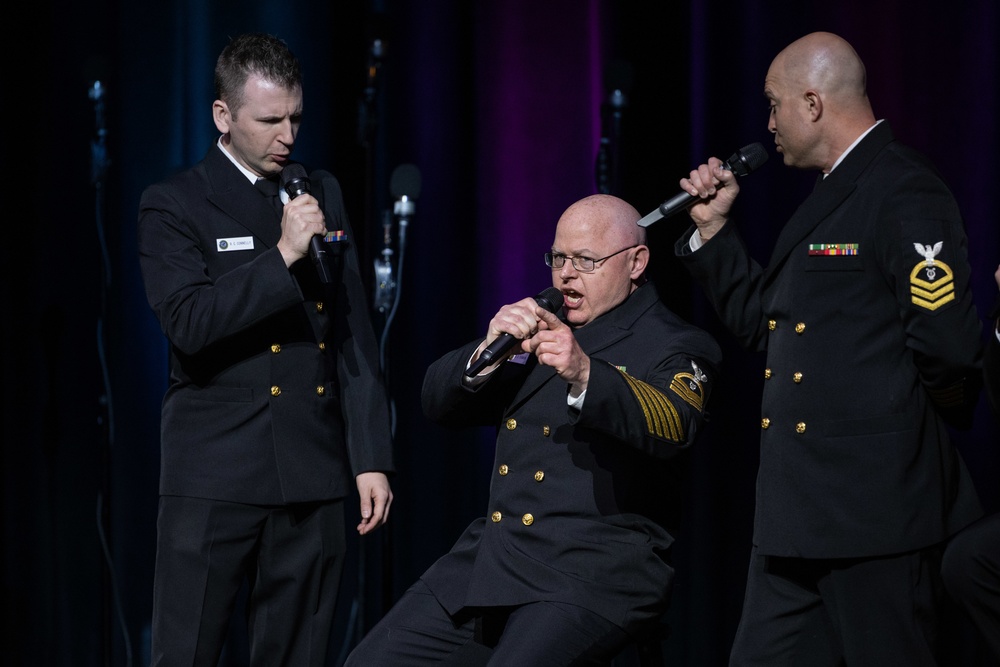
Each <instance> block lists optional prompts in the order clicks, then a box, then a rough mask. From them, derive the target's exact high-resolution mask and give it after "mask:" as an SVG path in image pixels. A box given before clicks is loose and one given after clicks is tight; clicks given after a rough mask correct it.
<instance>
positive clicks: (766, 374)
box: [764, 368, 771, 380]
mask: <svg viewBox="0 0 1000 667" xmlns="http://www.w3.org/2000/svg"><path fill="white" fill-rule="evenodd" d="M764 379H765V380H770V379H771V369H770V368H765V369H764Z"/></svg>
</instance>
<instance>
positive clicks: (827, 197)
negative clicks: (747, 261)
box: [763, 121, 893, 285]
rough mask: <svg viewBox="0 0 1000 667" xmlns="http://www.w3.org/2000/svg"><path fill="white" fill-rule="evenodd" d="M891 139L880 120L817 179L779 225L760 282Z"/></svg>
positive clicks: (833, 207) (846, 194) (775, 269)
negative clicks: (822, 176) (838, 161)
mask: <svg viewBox="0 0 1000 667" xmlns="http://www.w3.org/2000/svg"><path fill="white" fill-rule="evenodd" d="M892 141H893V135H892V129H891V128H890V127H889V122H888V121H882V122H881V123H879V124H878V125H877V126H876V127H875V128H874V129H873V130H872V131H871V132H869V133H868V136H867V137H865V138H864V139H862V140H861V143H859V144H858V145H857V146H855V147H854V149H853V150H852V151H851V152H850V153H849V154H848V155H847V157H845V158H844V161H843V162H841V163H840V164H839V165H838V166H837V168H836V169H834V170H833V172H831V173H830V175H829V176H827V177H826V178H825V179H824V180H823V181H822V182H820V183H818V184H817V186H816V188H815V189H814V190H813V192H812V194H810V195H809V196H808V197H806V200H805V201H804V202H802V205H801V206H799V208H798V209H797V210H796V211H795V213H794V214H793V215H792V217H791V218H790V219H789V221H788V222H787V223H786V224H785V226H784V227H783V228H782V230H781V233H780V234H779V235H778V240H777V241H776V242H775V245H774V252H772V253H771V261H770V262H768V265H767V269H765V271H764V280H763V284H764V285H768V284H769V283H770V282H771V279H772V278H773V277H774V275H775V274H776V273H777V272H778V271H779V269H780V268H781V267H782V266H783V265H784V263H785V261H786V260H787V259H788V257H789V256H790V255H791V253H792V252H793V251H794V250H795V248H797V247H798V246H799V244H800V243H802V241H803V240H804V239H805V238H806V237H807V236H808V235H809V234H810V233H811V232H812V230H814V229H815V228H816V227H817V226H818V225H819V224H820V223H821V222H823V220H825V219H826V218H827V217H828V216H829V215H830V214H831V213H833V211H835V210H836V209H837V207H838V206H840V205H841V204H842V203H843V202H844V200H845V199H847V198H848V197H849V196H850V195H851V193H852V192H854V190H855V188H856V187H857V181H858V179H859V178H860V177H861V175H862V174H863V173H864V172H865V170H866V169H867V168H868V165H869V164H870V163H871V161H872V160H874V159H875V156H876V155H878V154H879V152H881V151H882V149H883V148H885V147H886V146H887V145H888V144H889V143H891V142H892Z"/></svg>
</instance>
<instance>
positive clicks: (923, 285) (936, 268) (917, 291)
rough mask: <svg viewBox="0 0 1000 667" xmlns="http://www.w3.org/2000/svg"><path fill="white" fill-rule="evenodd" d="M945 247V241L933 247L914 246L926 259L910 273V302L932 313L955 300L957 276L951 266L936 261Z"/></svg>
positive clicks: (918, 244)
mask: <svg viewBox="0 0 1000 667" xmlns="http://www.w3.org/2000/svg"><path fill="white" fill-rule="evenodd" d="M943 246H944V242H943V241H938V242H937V243H935V244H934V245H933V246H929V245H922V244H920V243H914V244H913V247H914V249H915V250H916V251H917V252H918V253H919V254H920V255H921V256H922V257H923V258H924V259H923V261H921V262H919V263H918V264H917V265H916V266H914V267H913V270H912V271H910V300H911V301H912V302H913V304H914V305H916V306H919V307H921V308H926V309H927V310H930V311H935V310H937V309H938V308H940V307H941V306H944V305H945V304H947V303H950V302H952V301H954V300H955V274H954V273H953V272H952V270H951V267H950V266H948V265H947V264H945V263H944V262H942V261H941V260H939V259H936V257H937V256H938V254H939V253H940V252H941V248H942V247H943Z"/></svg>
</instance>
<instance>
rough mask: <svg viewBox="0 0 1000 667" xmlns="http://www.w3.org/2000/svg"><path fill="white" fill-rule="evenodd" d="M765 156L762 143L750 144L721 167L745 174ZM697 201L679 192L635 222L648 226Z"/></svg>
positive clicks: (757, 165) (737, 173) (683, 209)
mask: <svg viewBox="0 0 1000 667" xmlns="http://www.w3.org/2000/svg"><path fill="white" fill-rule="evenodd" d="M767 157H768V155H767V150H765V148H764V146H763V145H762V144H759V143H755V144H750V145H749V146H744V147H743V148H741V149H740V150H738V151H736V152H735V153H733V154H732V156H730V158H729V159H728V160H726V161H725V162H723V163H722V168H723V169H728V170H729V171H731V172H733V173H734V174H736V175H737V176H746V175H747V174H749V173H750V172H752V171H754V170H756V169H757V168H758V167H760V166H761V165H763V164H764V163H765V162H767ZM698 201H700V198H699V197H696V196H695V195H693V194H691V193H689V192H681V193H680V194H677V195H674V196H673V197H671V198H670V199H668V200H667V201H665V202H663V203H662V204H660V207H659V208H658V209H656V210H655V211H653V212H652V213H650V214H649V215H647V216H646V217H644V218H643V219H642V220H640V221H639V222H638V223H636V224H638V225H639V226H640V227H649V226H650V225H651V224H653V223H654V222H656V221H658V220H662V219H663V218H669V217H670V216H672V215H674V214H675V213H680V212H681V211H685V210H687V209H688V208H690V207H691V206H693V205H694V204H695V203H697V202H698Z"/></svg>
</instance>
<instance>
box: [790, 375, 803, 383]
mask: <svg viewBox="0 0 1000 667" xmlns="http://www.w3.org/2000/svg"><path fill="white" fill-rule="evenodd" d="M792 382H794V383H795V384H798V383H800V382H802V373H796V374H795V375H793V376H792Z"/></svg>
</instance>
